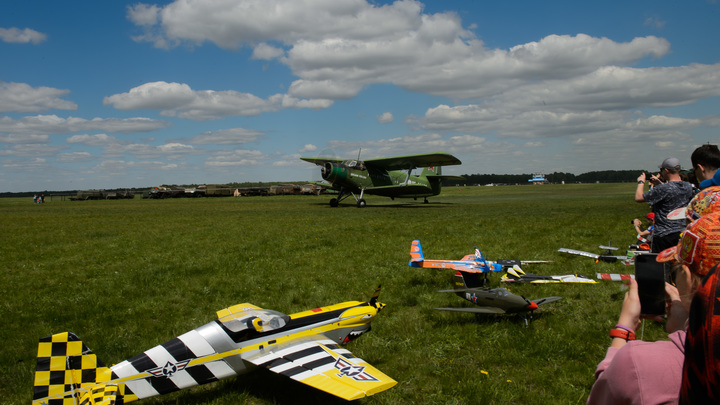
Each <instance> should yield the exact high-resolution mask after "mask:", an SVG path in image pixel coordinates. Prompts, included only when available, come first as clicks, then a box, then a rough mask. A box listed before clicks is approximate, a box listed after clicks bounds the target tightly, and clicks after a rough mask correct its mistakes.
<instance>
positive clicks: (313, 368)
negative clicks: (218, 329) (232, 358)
mask: <svg viewBox="0 0 720 405" xmlns="http://www.w3.org/2000/svg"><path fill="white" fill-rule="evenodd" d="M245 360H247V361H249V362H251V363H253V364H255V365H257V366H260V367H264V368H267V369H268V370H270V371H272V372H275V373H278V374H281V375H284V376H286V377H290V378H292V379H293V380H295V381H299V382H301V383H303V384H307V385H309V386H311V387H313V388H317V389H319V390H322V391H325V392H327V393H330V394H332V395H335V396H338V397H340V398H343V399H345V400H348V401H349V400H353V399H358V398H362V397H365V396H368V395H372V394H375V393H378V392H380V391H384V390H386V389H388V388H390V387H392V386H394V385H395V384H397V382H396V381H395V380H393V379H392V378H390V377H388V376H387V375H385V374H383V373H382V372H381V371H380V370H378V369H376V368H375V367H373V366H371V365H370V364H368V363H367V362H366V361H365V360H363V359H360V358H357V357H355V356H354V355H353V354H352V353H350V351H349V350H347V349H345V348H343V347H341V346H339V345H338V344H337V343H335V342H334V341H332V340H329V339H327V338H325V337H324V336H315V337H312V338H304V339H295V340H292V341H290V342H288V343H285V344H281V345H279V346H278V347H277V348H275V347H274V348H273V349H272V350H266V351H260V352H259V353H258V354H256V355H254V356H251V357H250V358H246V359H245Z"/></svg>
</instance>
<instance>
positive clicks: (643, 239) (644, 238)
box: [632, 212, 655, 244]
mask: <svg viewBox="0 0 720 405" xmlns="http://www.w3.org/2000/svg"><path fill="white" fill-rule="evenodd" d="M645 219H647V221H648V224H647V228H643V226H642V221H640V220H639V219H637V218H635V219H633V221H632V223H633V227H634V228H635V232H637V239H638V244H643V243H649V242H650V241H652V231H653V229H654V228H655V213H653V212H650V213H648V214H647V215H645Z"/></svg>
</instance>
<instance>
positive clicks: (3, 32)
mask: <svg viewBox="0 0 720 405" xmlns="http://www.w3.org/2000/svg"><path fill="white" fill-rule="evenodd" d="M0 39H1V40H3V41H4V42H9V43H13V44H27V43H30V42H32V43H33V44H35V45H37V44H39V43H41V42H43V41H45V40H46V39H47V35H45V34H43V33H42V32H38V31H35V30H32V29H30V28H25V29H22V30H21V29H19V28H15V27H13V28H0Z"/></svg>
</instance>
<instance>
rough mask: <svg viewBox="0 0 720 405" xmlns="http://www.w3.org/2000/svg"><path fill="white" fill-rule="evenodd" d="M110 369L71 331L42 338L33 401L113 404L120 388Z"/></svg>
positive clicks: (120, 395) (95, 404)
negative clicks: (113, 379) (112, 381)
mask: <svg viewBox="0 0 720 405" xmlns="http://www.w3.org/2000/svg"><path fill="white" fill-rule="evenodd" d="M110 376H111V372H110V369H109V368H108V367H106V366H105V365H104V364H103V363H102V362H101V361H100V360H99V359H98V358H97V356H96V355H95V354H94V353H93V352H92V350H90V349H89V348H88V347H87V346H86V345H85V344H84V343H83V342H82V341H81V340H80V338H78V337H77V336H76V335H75V334H74V333H72V332H63V333H58V334H55V335H52V336H48V337H44V338H42V339H40V342H39V344H38V357H37V368H36V370H35V380H34V382H33V404H58V405H65V404H68V405H69V404H84V405H98V404H103V405H106V404H108V405H109V404H114V403H115V402H116V400H119V399H120V398H122V393H121V392H120V391H121V388H124V387H119V386H118V385H116V384H103V382H108V381H110Z"/></svg>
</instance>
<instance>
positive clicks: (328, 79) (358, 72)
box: [116, 0, 670, 116]
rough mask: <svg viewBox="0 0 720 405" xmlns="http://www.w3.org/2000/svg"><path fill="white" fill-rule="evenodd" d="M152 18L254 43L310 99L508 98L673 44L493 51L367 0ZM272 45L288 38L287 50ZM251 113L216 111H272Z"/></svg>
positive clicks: (433, 17) (447, 16)
mask: <svg viewBox="0 0 720 405" xmlns="http://www.w3.org/2000/svg"><path fill="white" fill-rule="evenodd" d="M136 7H139V8H141V9H142V10H147V9H148V8H149V6H146V5H139V6H136ZM151 14H152V15H153V16H157V17H158V19H157V23H156V24H154V25H153V26H152V29H153V30H154V32H156V35H160V36H162V38H164V41H162V42H163V46H167V44H168V43H169V42H174V43H176V44H179V43H182V42H185V43H189V44H193V45H200V44H202V43H204V42H206V41H208V42H212V43H214V44H216V45H217V46H219V47H221V48H226V49H237V48H239V47H242V46H250V47H253V48H254V57H255V58H258V59H273V58H279V59H278V60H280V61H281V62H282V63H284V64H286V65H288V66H289V67H290V68H291V69H292V72H293V74H294V75H296V76H297V77H298V79H297V80H295V81H294V82H293V83H292V85H291V86H290V88H289V91H288V95H289V96H293V97H301V98H306V99H311V100H313V99H321V100H342V99H349V98H352V97H355V96H356V95H357V94H358V93H359V92H360V91H361V90H362V89H363V88H365V87H366V86H368V85H370V84H374V83H392V84H395V85H397V86H400V87H402V88H404V89H406V90H409V91H413V92H420V93H429V94H433V95H439V96H445V97H451V98H453V99H478V98H483V97H492V96H497V95H500V94H503V92H505V91H507V90H508V89H512V88H514V87H515V86H517V85H519V84H523V83H525V82H526V81H528V80H535V81H538V80H540V81H544V80H552V79H558V78H563V79H569V78H573V77H577V76H582V75H586V74H589V73H592V72H593V71H595V70H597V69H599V68H601V67H603V66H609V65H616V64H619V65H625V64H631V63H635V62H637V61H638V60H640V59H642V58H645V57H654V58H658V57H661V56H663V55H665V54H667V53H668V52H669V49H670V45H669V43H668V41H666V40H665V39H662V38H657V37H654V36H648V37H639V38H635V39H633V40H631V41H629V42H616V41H613V40H611V39H608V38H597V37H591V36H589V35H585V34H578V35H575V36H570V35H549V36H547V37H545V38H542V39H541V40H539V41H534V42H529V43H525V44H520V45H517V46H514V47H512V48H510V49H509V50H501V49H488V48H486V47H485V45H484V44H483V42H482V41H480V40H478V39H477V38H476V37H475V35H474V34H473V33H472V32H471V31H468V30H467V29H465V28H464V27H463V26H462V22H461V20H460V18H459V17H458V15H457V14H455V13H453V12H445V13H435V14H425V13H424V12H423V5H422V4H421V3H420V2H417V1H413V0H400V1H396V2H394V3H392V4H387V5H382V6H378V5H375V4H372V3H369V2H366V1H363V0H297V1H290V2H288V1H281V0H249V1H243V2H216V1H210V0H197V1H193V2H186V1H175V2H173V3H171V4H169V5H167V6H165V7H164V8H162V10H161V11H158V12H157V13H155V12H152V13H151ZM133 21H135V20H134V19H133ZM152 21H154V20H153V19H152V18H146V19H142V21H138V22H136V24H137V25H139V26H142V27H144V29H148V27H147V25H148V23H150V22H152ZM149 40H150V39H149ZM151 40H152V41H157V39H156V38H155V37H153V38H152V39H151ZM269 42H278V43H282V44H284V45H285V46H287V48H288V50H287V51H285V50H284V49H280V48H277V47H275V46H271V45H268V43H269ZM156 45H157V43H156ZM281 55H285V56H281ZM255 102H256V103H260V101H259V100H255ZM203 104H204V103H203ZM260 104H262V103H260ZM116 107H117V108H122V107H119V106H116ZM202 108H203V107H201V109H202ZM205 108H207V107H205ZM310 108H324V107H319V106H316V107H310ZM183 109H185V108H183ZM249 111H252V112H250V113H247V112H243V113H240V112H238V111H236V112H228V111H225V112H219V113H217V114H220V115H252V114H255V113H262V112H265V111H268V110H267V109H263V108H259V109H252V108H251V109H250V110H249ZM186 114H187V115H188V116H193V115H194V114H192V113H190V112H187V113H186ZM217 114H215V113H208V114H199V115H200V116H203V115H211V116H213V115H217Z"/></svg>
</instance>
